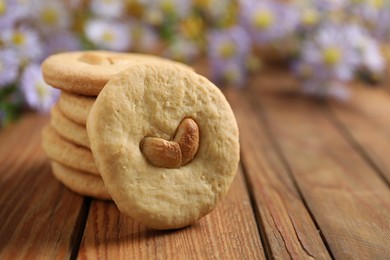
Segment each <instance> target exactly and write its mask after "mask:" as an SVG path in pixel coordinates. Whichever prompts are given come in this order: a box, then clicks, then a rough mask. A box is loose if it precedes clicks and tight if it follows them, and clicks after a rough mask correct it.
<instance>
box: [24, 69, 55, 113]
mask: <svg viewBox="0 0 390 260" xmlns="http://www.w3.org/2000/svg"><path fill="white" fill-rule="evenodd" d="M21 83H22V84H21V85H22V91H23V94H24V97H25V99H26V102H27V104H28V105H29V106H30V107H32V108H34V109H37V110H38V111H40V112H48V111H49V110H50V108H51V107H52V106H53V105H54V103H55V102H56V101H57V98H58V96H59V93H60V91H59V90H58V89H54V88H52V87H50V86H49V85H47V84H46V83H45V82H44V81H43V78H42V71H41V67H40V66H39V65H37V64H31V65H29V66H28V67H27V68H26V69H25V70H24V72H23V75H22V81H21Z"/></svg>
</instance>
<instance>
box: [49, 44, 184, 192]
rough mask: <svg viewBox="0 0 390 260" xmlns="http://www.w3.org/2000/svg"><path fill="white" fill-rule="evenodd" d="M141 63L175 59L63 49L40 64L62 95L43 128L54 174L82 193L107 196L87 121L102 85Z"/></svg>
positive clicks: (67, 185) (65, 183) (166, 61)
mask: <svg viewBox="0 0 390 260" xmlns="http://www.w3.org/2000/svg"><path fill="white" fill-rule="evenodd" d="M143 63H162V64H165V63H168V64H170V63H174V64H177V65H178V66H185V65H182V64H179V63H176V62H172V61H168V60H165V59H162V58H159V57H155V56H151V55H141V54H124V53H115V52H108V51H89V52H72V53H62V54H57V55H53V56H51V57H49V58H48V59H47V60H46V61H45V62H44V63H43V64H42V72H43V76H44V79H45V81H46V82H47V83H48V84H49V85H51V86H53V87H55V88H58V89H61V94H60V97H59V100H58V102H57V104H55V105H54V106H53V108H52V110H51V120H50V124H48V125H47V126H45V128H44V130H43V132H42V139H43V142H42V144H43V148H44V150H45V152H46V154H47V156H48V157H49V158H50V159H51V164H52V169H53V175H54V176H55V177H56V178H57V179H58V180H59V181H60V182H62V183H63V184H64V185H65V186H66V187H68V188H69V189H71V190H73V191H74V192H76V193H79V194H81V195H86V196H91V197H95V198H99V199H111V196H110V194H109V193H108V192H107V189H106V188H105V186H104V183H103V181H102V178H101V176H100V174H99V171H98V169H97V167H96V164H95V161H94V159H93V155H92V152H91V149H90V144H89V138H88V134H87V130H86V122H87V117H88V114H89V111H90V109H91V107H92V105H93V104H94V102H95V100H96V97H97V96H98V94H99V93H100V91H101V90H102V89H103V87H104V85H105V84H106V83H107V82H108V81H109V80H110V79H111V78H112V77H113V76H114V75H116V74H118V73H119V72H121V71H123V70H124V69H126V68H128V67H131V66H134V65H137V64H143Z"/></svg>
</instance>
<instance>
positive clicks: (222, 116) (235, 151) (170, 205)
mask: <svg viewBox="0 0 390 260" xmlns="http://www.w3.org/2000/svg"><path fill="white" fill-rule="evenodd" d="M135 122H136V123H135ZM87 132H88V136H89V139H90V143H91V150H92V152H93V155H94V158H95V160H96V164H97V167H98V169H99V172H100V174H101V176H102V178H103V181H104V183H105V185H106V187H107V189H108V191H109V193H110V194H111V196H112V198H113V200H114V201H115V203H116V204H117V206H118V208H119V209H120V210H121V211H122V212H123V213H125V214H127V215H129V216H130V217H132V218H133V219H135V220H137V221H139V222H141V223H143V224H144V225H146V226H148V227H151V228H154V229H174V228H181V227H184V226H187V225H190V224H191V223H194V222H196V221H197V220H198V219H199V218H201V217H203V216H205V215H206V214H208V213H209V212H211V211H212V210H213V209H214V208H215V207H216V205H217V203H218V202H219V201H220V200H221V198H222V197H223V196H224V195H225V194H226V192H227V191H228V189H229V187H230V184H231V182H232V180H233V177H234V176H235V173H236V171H237V167H238V162H239V136H238V127H237V123H236V120H235V117H234V114H233V112H232V110H231V108H230V105H229V104H228V102H227V101H226V99H225V97H224V96H223V94H222V93H221V91H220V90H219V89H218V88H217V87H216V86H215V85H213V84H212V83H211V82H210V81H208V80H207V79H206V78H204V77H202V76H200V75H198V74H196V73H195V72H193V71H190V70H186V69H183V68H181V67H179V66H174V65H164V66H161V65H159V64H156V65H150V64H149V65H147V64H144V65H138V66H134V67H132V68H131V69H128V70H126V71H124V72H122V73H120V74H118V75H117V76H115V77H113V78H112V79H111V80H110V81H109V82H108V83H107V85H106V86H105V87H104V89H103V90H102V92H101V93H100V94H99V96H98V97H97V99H96V101H95V103H94V105H93V106H92V109H91V111H90V113H89V116H88V120H87Z"/></svg>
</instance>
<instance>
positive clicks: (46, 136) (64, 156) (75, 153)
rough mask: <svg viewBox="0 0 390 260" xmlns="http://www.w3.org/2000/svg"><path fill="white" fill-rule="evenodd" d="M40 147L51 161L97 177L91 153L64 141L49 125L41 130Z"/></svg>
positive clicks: (97, 172) (97, 173)
mask: <svg viewBox="0 0 390 260" xmlns="http://www.w3.org/2000/svg"><path fill="white" fill-rule="evenodd" d="M42 147H43V149H44V151H45V153H46V155H47V157H49V158H50V159H51V160H53V161H56V162H59V163H61V164H64V165H66V166H68V167H71V168H73V169H76V170H79V171H83V172H88V173H91V174H95V175H99V171H98V169H97V168H96V165H95V161H94V158H93V156H92V152H91V151H90V150H89V149H87V148H84V147H81V146H77V145H75V144H73V143H71V142H68V141H66V140H65V139H63V138H62V137H60V135H59V134H57V132H56V131H55V130H54V128H53V127H52V126H51V125H50V124H49V125H46V126H45V127H44V128H43V130H42Z"/></svg>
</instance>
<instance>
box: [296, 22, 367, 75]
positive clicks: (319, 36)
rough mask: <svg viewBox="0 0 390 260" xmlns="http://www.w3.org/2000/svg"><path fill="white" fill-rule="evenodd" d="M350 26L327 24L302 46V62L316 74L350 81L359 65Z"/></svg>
mask: <svg viewBox="0 0 390 260" xmlns="http://www.w3.org/2000/svg"><path fill="white" fill-rule="evenodd" d="M351 28H352V27H349V26H348V25H336V24H327V25H325V26H323V27H321V28H320V29H319V30H318V31H317V32H316V34H315V35H314V37H313V38H312V39H308V40H306V41H305V42H304V43H303V44H302V60H301V62H303V63H304V64H306V65H307V66H310V67H311V68H313V70H315V71H316V74H322V75H323V77H331V78H332V79H338V80H350V79H351V78H352V77H353V72H354V70H355V69H356V67H357V66H358V65H359V55H358V52H357V50H356V46H355V40H356V39H354V38H353V37H352V36H353V34H352V33H351Z"/></svg>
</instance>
